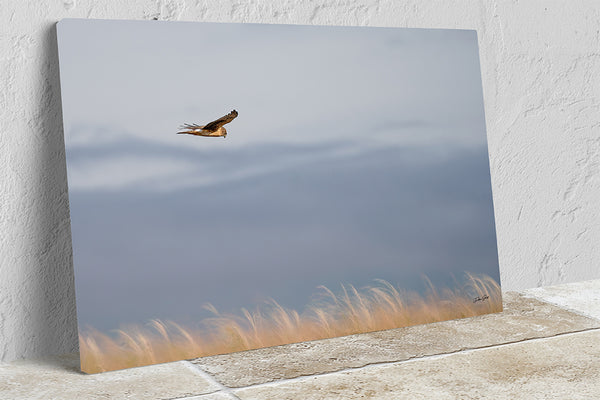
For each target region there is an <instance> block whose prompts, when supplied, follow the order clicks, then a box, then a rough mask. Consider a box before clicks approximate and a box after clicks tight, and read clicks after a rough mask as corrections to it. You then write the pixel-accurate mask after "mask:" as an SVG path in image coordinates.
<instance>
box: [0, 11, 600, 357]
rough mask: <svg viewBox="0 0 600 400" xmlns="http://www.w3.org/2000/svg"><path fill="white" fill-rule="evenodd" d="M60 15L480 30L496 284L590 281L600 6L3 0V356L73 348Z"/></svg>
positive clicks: (596, 224) (597, 256) (597, 203)
mask: <svg viewBox="0 0 600 400" xmlns="http://www.w3.org/2000/svg"><path fill="white" fill-rule="evenodd" d="M65 17H77V18H115V19H152V18H155V17H156V18H159V19H162V20H190V21H192V20H193V21H221V22H266V23H289V24H319V25H321V24H327V25H371V26H395V27H428V28H468V29H477V30H478V31H479V45H480V53H481V63H482V72H483V87H484V97H485V106H486V119H487V127H488V140H489V148H490V157H491V171H492V184H493V193H494V202H495V209H496V223H497V232H498V242H499V243H498V245H499V253H500V269H501V276H502V286H503V288H504V289H509V290H511V289H512V290H514V289H522V288H530V287H535V286H542V285H549V284H555V283H561V282H570V281H579V280H585V279H592V278H599V277H600V271H599V268H598V265H599V264H598V263H599V261H600V248H599V245H598V243H600V218H599V214H600V211H599V208H600V179H599V175H600V109H599V103H600V31H599V30H600V2H596V1H591V0H590V1H582V0H571V1H548V0H544V1H542V0H532V1H516V0H512V1H492V0H485V1H484V0H481V1H474V0H460V1H449V0H413V1H401V0H386V1H378V0H363V1H360V0H296V1H294V0H288V1H281V0H251V1H247V2H243V1H231V0H224V1H219V0H188V1H186V0H127V1H126V0H96V1H93V0H64V1H60V0H35V1H34V0H3V1H2V6H1V7H0V183H1V189H0V190H1V192H0V193H1V197H0V360H12V359H16V358H22V357H26V358H28V357H37V356H42V355H46V354H52V353H64V352H70V351H73V350H75V349H76V347H77V340H76V339H77V330H76V329H77V328H76V317H75V300H74V288H73V268H72V265H71V242H70V240H71V238H70V228H69V212H68V197H67V182H66V169H65V155H64V142H63V135H62V123H61V108H60V88H59V80H58V70H57V49H56V31H55V22H56V21H58V20H60V19H61V18H65ZM440 62H444V61H443V60H440ZM160 78H161V77H157V79H160ZM165 79H168V76H167V77H165ZM398 89H399V90H401V88H398Z"/></svg>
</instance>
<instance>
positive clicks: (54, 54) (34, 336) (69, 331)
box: [9, 24, 78, 358]
mask: <svg viewBox="0 0 600 400" xmlns="http://www.w3.org/2000/svg"><path fill="white" fill-rule="evenodd" d="M42 38H43V43H42V45H41V46H40V47H41V48H40V49H39V51H40V52H41V54H39V58H38V60H39V64H38V65H39V67H38V69H37V76H33V77H31V78H30V79H32V80H33V82H34V84H33V86H32V89H31V92H32V93H31V95H32V97H33V99H32V105H33V108H34V110H33V113H32V119H31V120H30V121H29V122H28V128H29V129H28V132H27V133H26V134H29V135H35V136H37V138H36V139H37V140H35V141H33V143H34V146H31V149H29V155H30V157H31V159H30V160H29V164H28V165H30V167H31V168H33V172H34V175H33V176H32V178H31V180H30V181H29V182H27V183H28V184H30V185H31V188H29V190H30V191H29V193H30V199H32V201H31V205H30V206H29V207H30V208H29V210H28V211H29V212H28V214H29V216H30V218H31V219H30V223H29V224H28V231H29V232H28V233H29V234H28V235H27V236H26V237H25V239H24V240H29V241H31V242H30V243H29V244H28V246H29V248H30V249H31V254H32V255H31V256H30V257H31V258H30V259H29V260H28V261H29V263H30V265H29V266H24V267H23V268H20V269H19V271H20V272H19V273H20V274H22V275H21V276H20V277H19V278H20V279H18V280H16V282H22V287H21V288H18V293H19V297H18V301H20V302H21V304H20V309H21V310H24V312H23V314H22V315H21V316H19V317H18V318H22V320H21V321H20V326H21V327H22V328H21V329H22V330H23V331H22V334H21V335H15V336H16V337H14V338H12V340H14V341H15V342H14V349H15V351H16V354H15V358H39V357H44V356H47V355H55V354H64V353H72V352H77V351H78V333H77V313H76V308H75V284H74V276H73V262H72V259H73V258H72V247H71V227H70V219H69V200H68V191H67V171H66V161H65V145H64V136H63V124H62V110H61V99H60V80H59V72H58V71H59V70H58V46H57V35H56V24H53V25H52V26H49V27H47V28H46V29H45V31H44V32H43V35H42ZM36 108H37V109H36ZM26 245H27V244H26ZM9 340H11V339H9Z"/></svg>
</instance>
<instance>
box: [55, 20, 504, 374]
mask: <svg viewBox="0 0 600 400" xmlns="http://www.w3.org/2000/svg"><path fill="white" fill-rule="evenodd" d="M57 31H58V44H59V64H60V79H61V94H62V104H63V117H64V134H65V147H66V155H67V171H68V186H69V204H70V212H71V230H72V238H73V262H74V269H75V288H76V296H77V312H78V322H79V335H80V354H81V368H82V370H83V371H84V372H87V373H95V372H102V371H109V370H115V369H122V368H129V367H136V366H141V365H147V364H154V363H161V362H167V361H174V360H181V359H192V358H197V357H203V356H208V355H214V354H223V353H229V352H237V351H242V350H248V349H255V348H261V347H268V346H275V345H281V344H287V343H294V342H301V341H308V340H316V339H323V338H330V337H337V336H345V335H351V334H356V333H364V332H370V331H377V330H383V329H390V328H397V327H404V326H409V325H415V324H425V323H429V322H434V321H441V320H448V319H455V318H464V317H469V316H475V315H481V314H485V313H491V312H497V311H500V310H501V308H502V301H501V292H500V279H499V268H498V256H497V248H496V233H495V226H494V212H493V205H492V192H491V184H490V172H489V171H490V170H489V158H488V151H487V142H486V130H485V118H484V106H483V94H482V85H481V72H480V67H479V53H478V46H477V34H476V32H475V31H468V30H436V29H399V28H371V27H334V26H298V25H267V24H225V23H199V22H162V21H113V20H78V19H67V20H63V21H61V22H60V23H59V24H58V27H57Z"/></svg>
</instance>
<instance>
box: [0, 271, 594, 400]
mask: <svg viewBox="0 0 600 400" xmlns="http://www.w3.org/2000/svg"><path fill="white" fill-rule="evenodd" d="M359 398H360V399H364V398H369V399H480V398H491V399H527V400H532V399H600V280H596V281H587V282H581V283H574V284H567V285H560V286H553V287H545V288H538V289H530V290H526V291H524V292H521V293H515V292H508V293H504V311H503V312H501V313H498V314H489V315H483V316H479V317H475V318H468V319H462V320H454V321H444V322H438V323H435V324H429V325H421V326H413V327H408V328H400V329H393V330H389V331H382V332H374V333H368V334H360V335H353V336H347V337H343V338H335V339H327V340H319V341H314V342H306V343H298V344H291V345H285V346H278V347H272V348H267V349H259V350H252V351H246V352H241V353H235V354H228V355H221V356H212V357H205V358H200V359H196V360H190V361H180V362H174V363H168V364H161V365H154V366H149V367H141V368H133V369H129V370H122V371H114V372H106V373H102V374H95V375H85V374H82V373H81V372H79V365H78V357H77V355H66V356H63V357H55V358H53V359H48V360H42V361H19V362H13V363H8V364H0V399H14V400H19V399H65V400H68V399H179V400H209V399H211V400H221V399H359Z"/></svg>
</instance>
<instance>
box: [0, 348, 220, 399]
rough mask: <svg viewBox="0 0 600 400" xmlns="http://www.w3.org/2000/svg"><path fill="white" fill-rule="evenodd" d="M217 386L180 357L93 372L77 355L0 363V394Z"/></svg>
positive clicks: (159, 393)
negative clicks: (84, 369)
mask: <svg viewBox="0 0 600 400" xmlns="http://www.w3.org/2000/svg"><path fill="white" fill-rule="evenodd" d="M218 389H219V386H218V385H217V384H216V383H214V382H211V381H209V380H208V379H207V378H205V377H203V376H200V375H199V374H198V373H196V372H194V370H193V369H192V368H190V367H189V366H187V365H185V364H184V363H182V362H175V363H167V364H159V365H152V366H148V367H139V368H131V369H125V370H120V371H113V372H104V373H101V374H93V375H86V374H84V373H82V372H80V371H79V356H78V355H73V356H64V357H56V358H53V359H51V360H45V361H20V362H13V363H8V364H1V365H0V399H11V400H21V399H27V400H32V399H44V400H47V399H61V400H70V399H73V400H75V399H77V400H79V399H86V400H88V399H89V400H94V399H111V400H118V399H167V398H177V397H185V396H193V395H199V394H205V393H210V392H214V391H216V390H218Z"/></svg>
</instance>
